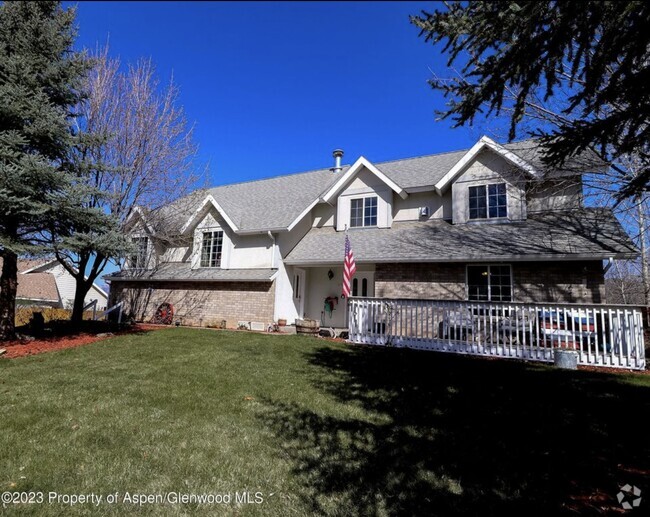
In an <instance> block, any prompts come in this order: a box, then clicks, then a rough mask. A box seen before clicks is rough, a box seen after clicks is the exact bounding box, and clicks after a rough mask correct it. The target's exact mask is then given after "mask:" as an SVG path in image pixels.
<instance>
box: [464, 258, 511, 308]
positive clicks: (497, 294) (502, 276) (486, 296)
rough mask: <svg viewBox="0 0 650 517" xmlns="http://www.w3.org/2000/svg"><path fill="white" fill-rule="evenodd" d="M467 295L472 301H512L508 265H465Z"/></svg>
mask: <svg viewBox="0 0 650 517" xmlns="http://www.w3.org/2000/svg"><path fill="white" fill-rule="evenodd" d="M467 296H468V298H469V299H470V300H472V301H481V302H510V301H512V276H511V270H510V266H509V265H506V266H467Z"/></svg>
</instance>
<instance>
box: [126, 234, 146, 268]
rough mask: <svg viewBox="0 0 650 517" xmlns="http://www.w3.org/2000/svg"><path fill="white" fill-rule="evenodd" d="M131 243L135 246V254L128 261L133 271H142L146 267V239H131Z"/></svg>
mask: <svg viewBox="0 0 650 517" xmlns="http://www.w3.org/2000/svg"><path fill="white" fill-rule="evenodd" d="M131 242H132V243H133V245H134V246H135V253H134V254H133V255H132V256H131V259H130V260H129V263H130V264H129V265H130V266H131V268H133V269H144V268H146V267H147V251H148V249H149V238H148V237H133V238H132V239H131Z"/></svg>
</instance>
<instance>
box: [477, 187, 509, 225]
mask: <svg viewBox="0 0 650 517" xmlns="http://www.w3.org/2000/svg"><path fill="white" fill-rule="evenodd" d="M497 217H508V199H507V196H506V184H505V183H493V184H491V185H478V186H475V187H469V218H470V219H494V218H497Z"/></svg>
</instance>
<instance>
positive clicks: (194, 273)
mask: <svg viewBox="0 0 650 517" xmlns="http://www.w3.org/2000/svg"><path fill="white" fill-rule="evenodd" d="M276 271H277V269H218V268H197V269H191V264H190V263H189V262H166V263H163V264H161V265H160V266H159V267H158V268H156V269H152V270H147V271H142V270H139V271H133V270H131V271H129V270H123V271H120V272H118V273H114V274H112V275H110V276H106V277H105V279H106V280H109V281H115V280H136V281H151V280H170V281H171V280H173V281H193V280H200V281H202V282H206V281H207V282H270V281H271V277H272V276H273V275H274V274H275V272H276Z"/></svg>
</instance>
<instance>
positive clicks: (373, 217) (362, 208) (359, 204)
mask: <svg viewBox="0 0 650 517" xmlns="http://www.w3.org/2000/svg"><path fill="white" fill-rule="evenodd" d="M363 226H377V196H373V197H362V198H357V199H351V200H350V228H359V227H363Z"/></svg>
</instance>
